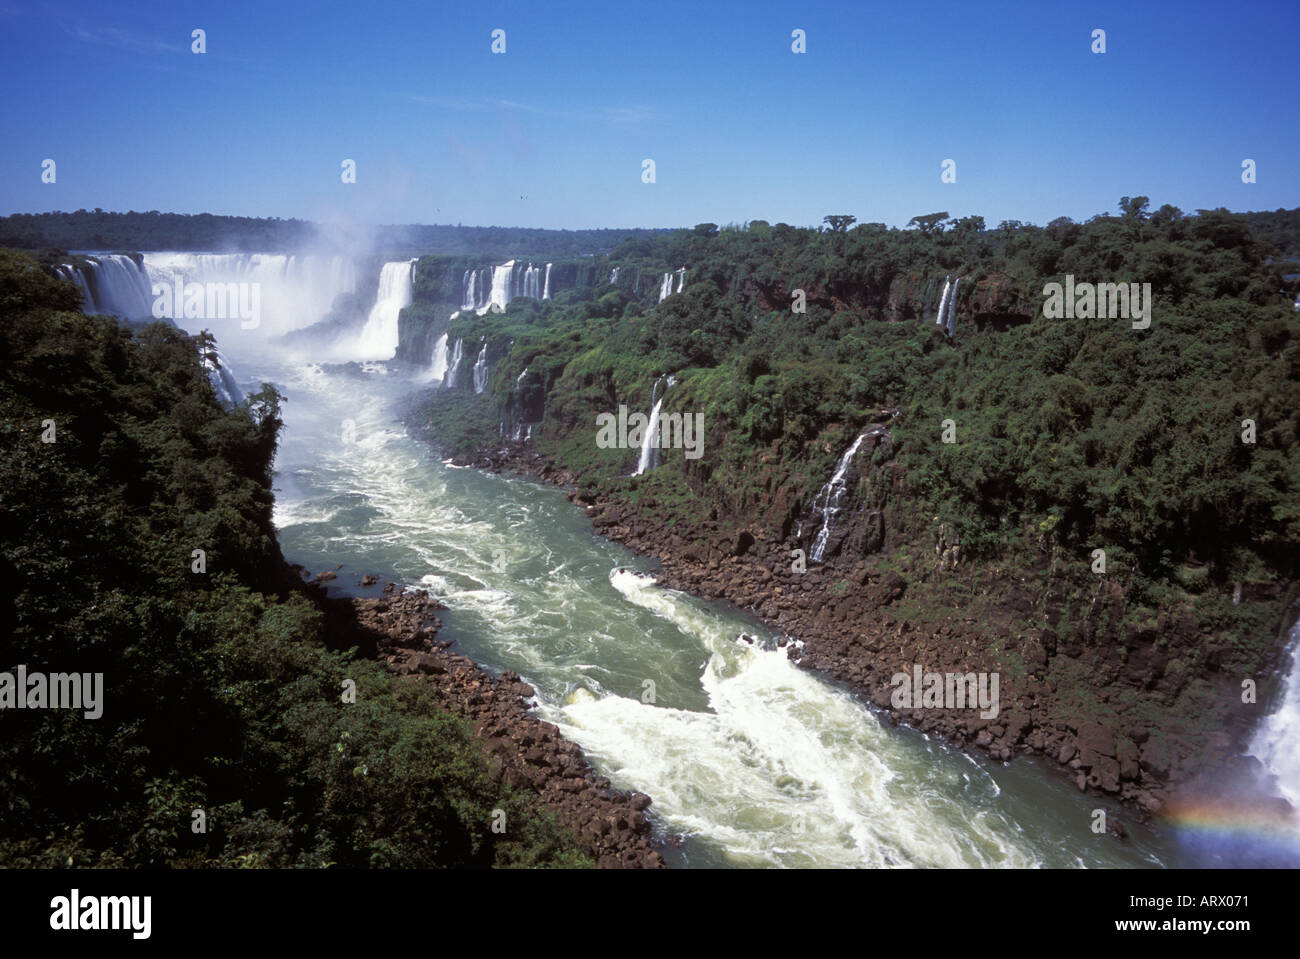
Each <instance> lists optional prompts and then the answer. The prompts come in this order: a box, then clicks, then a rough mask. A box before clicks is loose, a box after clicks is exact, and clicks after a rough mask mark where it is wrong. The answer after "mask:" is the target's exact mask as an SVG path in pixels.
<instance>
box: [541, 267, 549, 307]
mask: <svg viewBox="0 0 1300 959" xmlns="http://www.w3.org/2000/svg"><path fill="white" fill-rule="evenodd" d="M550 298H551V264H549V263H547V264H546V278H545V279H544V280H543V281H542V299H543V300H549V299H550Z"/></svg>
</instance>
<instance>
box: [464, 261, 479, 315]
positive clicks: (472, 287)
mask: <svg viewBox="0 0 1300 959" xmlns="http://www.w3.org/2000/svg"><path fill="white" fill-rule="evenodd" d="M477 292H478V270H466V271H465V276H464V278H463V279H462V280H461V296H460V308H461V309H462V310H474V309H477V308H478V298H477V296H476V294H477Z"/></svg>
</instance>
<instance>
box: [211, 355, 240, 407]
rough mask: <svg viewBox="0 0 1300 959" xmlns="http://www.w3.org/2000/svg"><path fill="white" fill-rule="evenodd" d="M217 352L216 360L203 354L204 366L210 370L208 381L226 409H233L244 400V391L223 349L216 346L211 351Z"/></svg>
mask: <svg viewBox="0 0 1300 959" xmlns="http://www.w3.org/2000/svg"><path fill="white" fill-rule="evenodd" d="M211 352H212V353H214V354H215V362H214V359H213V358H212V357H210V356H209V355H207V354H203V366H204V368H206V369H207V371H208V381H209V382H210V383H211V384H212V388H213V389H214V390H215V391H216V393H217V399H218V400H219V401H220V402H221V405H222V406H224V407H225V408H226V409H233V408H234V407H236V406H239V405H240V404H242V403H243V402H244V399H245V396H244V391H243V390H241V389H240V388H239V384H238V383H236V382H235V375H234V373H232V372H231V370H230V363H229V361H228V360H227V359H226V358H225V356H223V355H222V353H221V351H220V350H218V349H216V348H215V347H214V348H213V349H212V351H211Z"/></svg>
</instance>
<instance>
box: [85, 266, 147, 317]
mask: <svg viewBox="0 0 1300 959" xmlns="http://www.w3.org/2000/svg"><path fill="white" fill-rule="evenodd" d="M86 269H87V271H88V272H82V270H78V269H77V268H76V267H72V266H69V267H68V270H69V273H72V274H75V275H76V276H77V277H78V279H79V282H78V286H80V287H81V288H82V291H83V297H84V298H85V301H86V307H87V310H88V312H91V313H111V314H114V315H116V316H120V317H122V318H124V319H128V320H143V319H151V318H152V317H153V293H152V287H151V285H150V283H149V276H148V274H147V273H145V271H144V268H143V267H142V266H140V264H138V263H136V261H135V260H133V259H132V258H131V257H129V256H123V255H122V254H120V253H114V254H110V255H105V256H88V257H86ZM65 275H66V274H65Z"/></svg>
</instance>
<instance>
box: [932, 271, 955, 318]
mask: <svg viewBox="0 0 1300 959" xmlns="http://www.w3.org/2000/svg"><path fill="white" fill-rule="evenodd" d="M951 283H952V275H951V274H949V275H948V276H946V277H944V280H943V294H942V295H941V296H940V297H939V314H938V316H936V317H935V318H934V325H935V326H942V325H943V320H944V314H945V312H946V311H947V309H948V287H949V285H950V284H951Z"/></svg>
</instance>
